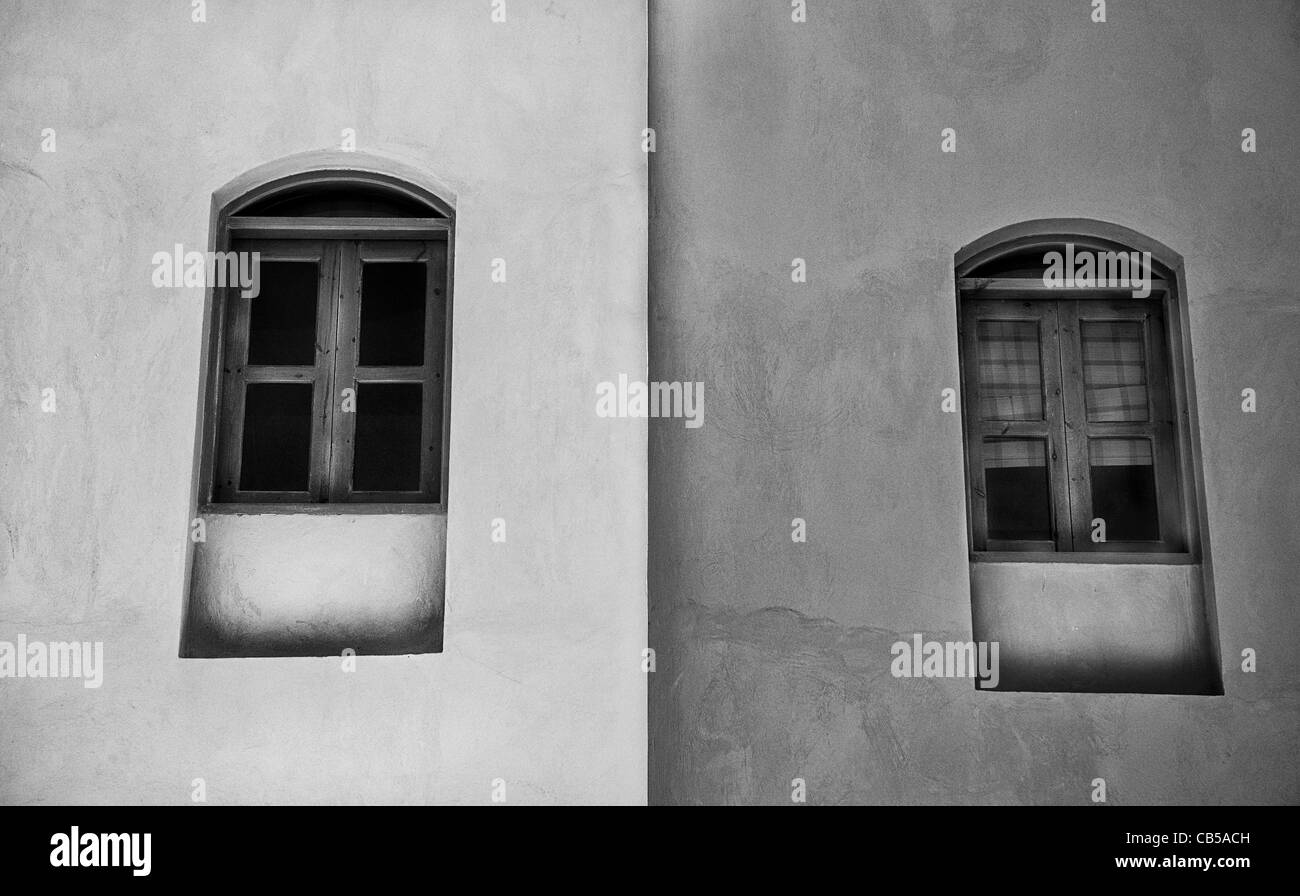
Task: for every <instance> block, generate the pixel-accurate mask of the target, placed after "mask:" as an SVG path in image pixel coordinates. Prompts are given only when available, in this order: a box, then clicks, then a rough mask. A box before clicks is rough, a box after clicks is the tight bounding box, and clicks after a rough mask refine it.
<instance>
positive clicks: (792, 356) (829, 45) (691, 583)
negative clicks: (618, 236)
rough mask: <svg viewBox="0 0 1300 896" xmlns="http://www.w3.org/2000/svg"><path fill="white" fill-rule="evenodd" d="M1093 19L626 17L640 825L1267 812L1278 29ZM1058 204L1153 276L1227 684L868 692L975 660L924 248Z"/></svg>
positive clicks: (1030, 9)
mask: <svg viewBox="0 0 1300 896" xmlns="http://www.w3.org/2000/svg"><path fill="white" fill-rule="evenodd" d="M1109 6H1110V10H1109V15H1108V19H1109V21H1108V22H1106V23H1105V24H1095V23H1093V22H1092V21H1091V20H1090V12H1091V7H1090V4H1087V3H1083V4H1080V3H1075V2H1066V0H1053V2H1048V3H1044V2H1040V0H997V2H993V0H984V2H935V0H867V2H849V0H842V2H836V0H827V2H819V3H809V4H807V7H808V20H807V22H806V23H802V24H799V23H795V22H793V21H792V20H791V8H790V7H791V4H790V3H788V2H785V0H763V2H749V0H726V2H716V3H707V4H705V3H696V2H691V0H664V2H661V3H656V4H655V5H654V7H653V8H652V11H651V47H652V57H651V120H652V122H653V124H654V126H655V127H656V129H657V136H658V146H657V152H656V153H655V155H654V157H653V161H652V171H651V186H652V200H651V213H652V218H651V297H650V301H651V316H650V320H651V324H650V348H651V377H652V378H653V379H666V380H700V381H703V382H704V383H705V384H706V396H707V397H706V404H707V408H706V412H707V413H706V415H705V420H706V422H705V425H704V426H703V427H702V428H700V429H697V430H685V429H683V428H682V427H680V426H677V425H674V423H675V422H674V421H666V422H663V423H661V424H659V423H657V424H655V425H652V427H651V436H650V439H651V483H650V495H651V502H650V524H651V544H650V571H651V572H650V576H651V578H650V592H651V644H652V645H653V646H655V647H656V649H657V650H658V671H657V672H656V674H655V675H654V676H653V677H652V681H651V700H650V702H651V725H650V729H651V737H650V767H651V780H650V798H651V801H652V802H672V803H697V802H705V803H714V802H717V803H755V802H756V803H785V804H788V803H789V802H790V800H791V793H792V783H791V782H792V780H793V779H795V778H803V779H804V780H805V782H806V785H807V798H808V801H809V802H817V803H848V802H864V803H892V802H929V803H934V802H945V803H946V802H955V803H1087V802H1089V800H1090V797H1091V794H1092V792H1093V788H1092V784H1091V782H1092V781H1093V779H1094V778H1098V777H1101V778H1104V779H1105V780H1106V782H1107V797H1108V801H1109V802H1111V803H1118V804H1125V803H1127V804H1135V803H1220V802H1234V801H1238V802H1239V801H1252V802H1296V801H1297V800H1300V760H1298V759H1297V756H1298V755H1300V754H1298V753H1297V750H1296V749H1295V739H1296V736H1297V734H1300V693H1298V692H1297V681H1298V680H1300V674H1298V673H1300V651H1297V650H1296V647H1295V645H1296V643H1297V639H1300V609H1297V607H1298V605H1297V602H1296V600H1295V582H1296V581H1297V580H1298V579H1300V552H1298V551H1297V550H1296V548H1297V545H1298V543H1300V486H1297V481H1296V478H1295V461H1296V458H1297V457H1300V452H1297V449H1296V444H1295V433H1296V432H1297V431H1298V430H1300V401H1298V400H1297V397H1296V391H1295V388H1294V372H1295V365H1296V359H1297V357H1300V298H1298V297H1297V293H1296V284H1297V283H1298V282H1300V256H1297V254H1296V253H1295V252H1294V251H1293V250H1292V247H1293V246H1294V245H1295V243H1296V240H1297V237H1300V227H1298V226H1297V217H1296V209H1297V208H1300V174H1297V170H1298V169H1297V165H1296V161H1297V157H1296V149H1295V148H1296V146H1297V145H1300V119H1297V117H1296V115H1295V109H1296V108H1297V106H1298V105H1300V7H1297V6H1296V5H1295V4H1288V3H1277V2H1239V3H1212V2H1196V3H1182V2H1179V3H1175V2H1160V3H1146V4H1141V5H1138V6H1135V5H1133V4H1117V3H1112V4H1109ZM949 127H951V128H953V129H955V131H956V134H957V152H956V153H955V154H943V153H941V152H940V144H941V138H940V134H941V131H942V129H944V128H949ZM1247 127H1250V128H1254V129H1255V130H1256V132H1257V134H1258V140H1259V143H1258V152H1256V153H1254V154H1248V153H1243V152H1242V150H1241V143H1242V136H1241V134H1242V130H1243V129H1244V128H1247ZM1059 217H1071V218H1092V219H1098V220H1102V221H1109V222H1113V223H1115V224H1119V225H1123V226H1127V227H1130V228H1133V229H1134V230H1137V231H1139V232H1141V233H1143V234H1146V235H1148V236H1149V237H1151V238H1152V239H1155V240H1159V241H1161V242H1163V243H1164V244H1165V245H1167V246H1170V247H1172V248H1173V250H1174V251H1176V252H1178V253H1180V254H1181V255H1182V257H1183V260H1184V262H1185V267H1186V276H1187V286H1188V297H1187V301H1188V307H1189V310H1190V320H1189V324H1190V331H1191V343H1192V353H1193V375H1194V379H1195V387H1196V393H1197V396H1198V407H1197V411H1198V412H1199V419H1200V431H1201V450H1202V453H1203V474H1204V479H1205V493H1206V505H1207V516H1208V526H1209V532H1210V552H1211V556H1212V560H1213V577H1214V578H1213V581H1214V586H1215V593H1216V601H1217V624H1218V641H1219V648H1220V650H1221V654H1222V674H1223V685H1224V690H1225V694H1224V695H1223V696H1216V697H1200V696H1158V695H1138V694H1127V695H1124V694H1062V693H987V692H977V691H976V690H975V689H974V687H973V685H972V683H971V681H970V680H949V679H908V678H895V677H893V676H892V675H891V674H890V661H891V658H892V657H891V652H890V648H891V645H892V644H893V643H894V642H895V641H898V640H910V638H911V637H912V635H913V634H914V633H923V634H924V635H925V637H926V638H927V639H930V638H933V639H936V640H963V641H964V640H968V639H970V638H971V626H972V619H971V602H970V585H971V574H970V568H969V563H968V557H967V544H968V542H967V522H966V518H965V506H964V494H963V489H964V480H963V461H962V435H961V420H960V416H959V415H957V414H944V413H942V412H941V409H940V395H941V391H942V390H943V389H945V388H958V387H959V382H960V380H959V368H958V353H957V332H956V300H955V284H954V279H953V260H954V253H956V252H957V250H958V249H959V248H961V247H962V246H964V245H966V244H968V243H970V242H972V241H974V240H976V239H977V238H979V237H980V236H982V235H984V234H986V233H989V232H991V231H993V230H995V229H997V228H1000V227H1003V226H1005V225H1009V224H1012V223H1015V222H1018V221H1025V220H1033V219H1042V218H1059ZM795 258H804V259H806V260H807V269H808V282H807V283H806V284H795V283H792V282H791V262H792V260H793V259H795ZM1247 387H1249V388H1253V389H1255V390H1256V391H1257V394H1258V395H1259V396H1260V404H1259V410H1258V412H1257V413H1255V414H1244V413H1242V410H1241V391H1242V389H1244V388H1247ZM795 517H801V518H804V519H805V520H806V521H807V543H804V544H800V543H795V542H793V541H792V540H791V520H792V519H793V518H795ZM1073 576H1074V577H1073V578H1071V580H1070V582H1069V583H1068V584H1069V586H1070V587H1071V588H1076V589H1080V592H1079V593H1086V591H1087V586H1088V581H1087V580H1086V576H1087V572H1086V570H1083V571H1079V572H1075V573H1074V574H1073ZM1080 576H1082V577H1083V578H1079V577H1080ZM1146 580H1147V581H1148V582H1149V576H1148V578H1147V579H1146ZM1142 581H1143V579H1142V577H1141V576H1139V577H1138V578H1137V579H1135V582H1136V583H1137V584H1138V587H1141V583H1142ZM1166 597H1167V592H1162V596H1161V598H1160V599H1161V600H1164V599H1166ZM1173 637H1174V638H1175V640H1177V638H1178V636H1177V635H1174V636H1173ZM1247 648H1252V649H1254V650H1255V651H1256V652H1257V655H1258V658H1259V664H1258V670H1257V671H1255V672H1253V673H1246V672H1242V671H1241V668H1240V664H1241V654H1242V651H1243V650H1245V649H1247Z"/></svg>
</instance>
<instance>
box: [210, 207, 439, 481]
mask: <svg viewBox="0 0 1300 896" xmlns="http://www.w3.org/2000/svg"><path fill="white" fill-rule="evenodd" d="M418 211H419V207H418V205H417V204H415V203H414V202H413V201H412V200H409V199H406V198H404V197H397V198H391V197H387V196H383V195H372V194H370V193H367V192H365V191H360V192H355V191H349V190H347V189H345V188H339V187H332V188H330V189H327V190H323V191H320V190H318V191H315V192H313V191H310V190H307V191H293V192H291V193H290V194H289V195H288V196H277V197H274V198H273V199H272V200H269V201H263V202H261V203H260V204H258V205H255V206H251V207H250V208H249V209H248V210H246V211H245V212H243V213H241V215H240V216H236V217H232V218H231V219H230V221H229V222H228V224H227V229H228V236H229V238H228V240H227V247H228V248H229V249H230V250H233V251H236V252H247V253H253V252H256V253H258V254H259V256H260V291H259V293H258V295H256V296H253V297H245V296H243V295H241V290H240V289H239V288H237V287H232V288H223V289H220V290H218V292H219V293H220V294H221V300H220V307H221V318H220V319H221V328H222V329H221V333H222V336H221V342H220V346H221V348H220V364H219V365H218V375H217V377H216V379H217V382H216V384H215V388H214V392H215V394H214V401H213V402H212V405H211V407H213V408H215V415H214V417H213V418H212V419H211V421H210V422H211V425H212V426H214V427H215V430H216V431H215V433H214V437H213V439H212V441H211V444H213V446H214V449H215V458H214V463H213V466H212V469H213V477H212V488H211V493H210V494H211V500H212V501H213V502H216V503H251V504H295V503H296V504H351V505H356V504H388V503H408V504H410V503H423V504H433V505H439V506H441V507H445V505H446V494H447V482H446V459H447V458H446V442H447V433H448V427H447V420H446V416H447V415H446V409H447V398H448V394H449V388H448V386H449V383H448V380H449V362H450V357H449V355H450V352H449V349H450V325H449V322H450V300H451V270H450V248H451V226H450V220H449V219H447V218H445V217H436V216H434V214H433V213H432V212H429V213H428V214H429V215H430V216H429V217H420V218H416V217H409V215H411V214H412V213H413V212H418ZM357 214H360V215H372V216H374V217H355V216H354V215H357Z"/></svg>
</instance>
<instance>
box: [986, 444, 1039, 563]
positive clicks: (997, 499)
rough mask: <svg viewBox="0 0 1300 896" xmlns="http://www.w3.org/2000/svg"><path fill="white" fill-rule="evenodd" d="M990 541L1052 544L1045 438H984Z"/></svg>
mask: <svg viewBox="0 0 1300 896" xmlns="http://www.w3.org/2000/svg"><path fill="white" fill-rule="evenodd" d="M984 495H985V501H986V505H985V506H986V507H987V511H988V528H989V532H988V536H989V538H996V539H1004V540H1007V541H1051V540H1052V505H1051V490H1050V487H1049V485H1048V477H1047V445H1046V443H1045V442H1044V441H1043V440H1042V439H985V440H984Z"/></svg>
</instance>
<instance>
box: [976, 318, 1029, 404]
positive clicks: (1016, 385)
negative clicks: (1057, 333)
mask: <svg viewBox="0 0 1300 896" xmlns="http://www.w3.org/2000/svg"><path fill="white" fill-rule="evenodd" d="M976 326H977V329H976V336H977V339H978V341H979V378H980V416H981V418H982V419H984V420H1042V419H1043V371H1042V364H1041V361H1040V353H1039V347H1038V322H1037V321H1033V320H981V321H979V322H978V324H977V325H976Z"/></svg>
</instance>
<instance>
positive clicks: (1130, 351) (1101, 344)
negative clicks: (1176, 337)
mask: <svg viewBox="0 0 1300 896" xmlns="http://www.w3.org/2000/svg"><path fill="white" fill-rule="evenodd" d="M1079 335H1080V338H1081V339H1082V341H1083V384H1084V395H1085V396H1086V400H1087V407H1088V422H1089V423H1125V422H1134V421H1137V422H1141V421H1143V420H1146V419H1147V367H1146V346H1145V344H1144V342H1143V326H1142V322H1141V321H1136V320H1085V321H1082V322H1081V323H1080V326H1079Z"/></svg>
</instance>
